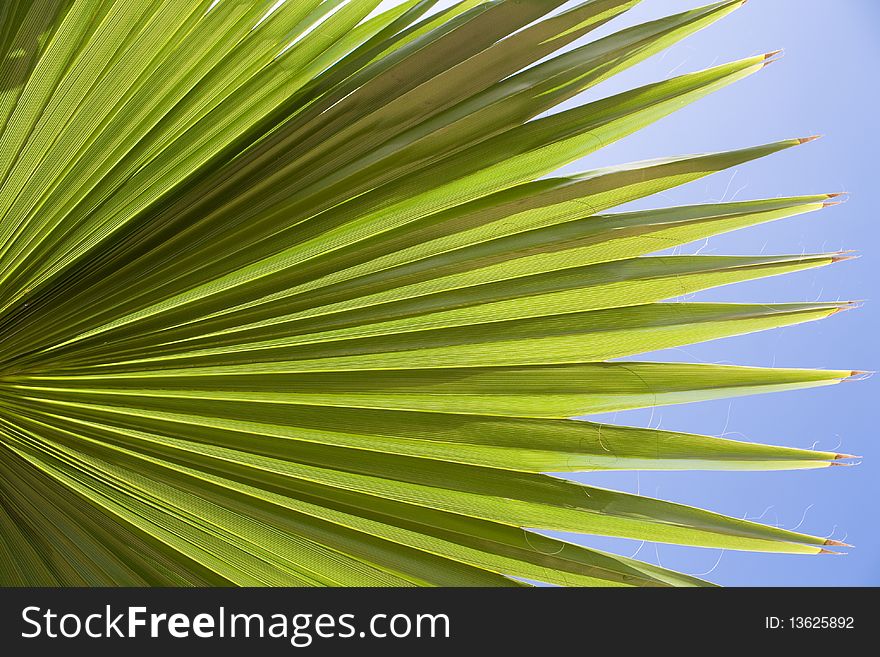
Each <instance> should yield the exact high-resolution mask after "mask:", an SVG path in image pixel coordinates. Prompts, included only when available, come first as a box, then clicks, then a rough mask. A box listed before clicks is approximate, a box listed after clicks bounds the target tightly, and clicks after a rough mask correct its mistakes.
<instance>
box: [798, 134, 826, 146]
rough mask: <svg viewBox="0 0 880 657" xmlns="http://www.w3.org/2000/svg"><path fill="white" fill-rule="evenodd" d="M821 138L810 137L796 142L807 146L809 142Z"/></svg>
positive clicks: (801, 138) (816, 136)
mask: <svg viewBox="0 0 880 657" xmlns="http://www.w3.org/2000/svg"><path fill="white" fill-rule="evenodd" d="M821 138H822V135H812V136H810V137H800V138H799V139H798V142H800V143H801V144H808V143H809V142H811V141H816V140H817V139H821Z"/></svg>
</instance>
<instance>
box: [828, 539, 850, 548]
mask: <svg viewBox="0 0 880 657" xmlns="http://www.w3.org/2000/svg"><path fill="white" fill-rule="evenodd" d="M825 545H834V546H837V547H848V548H851V547H852V545H850V544H849V543H844V542H843V541H835V540H834V539H833V538H829V539H826V540H825Z"/></svg>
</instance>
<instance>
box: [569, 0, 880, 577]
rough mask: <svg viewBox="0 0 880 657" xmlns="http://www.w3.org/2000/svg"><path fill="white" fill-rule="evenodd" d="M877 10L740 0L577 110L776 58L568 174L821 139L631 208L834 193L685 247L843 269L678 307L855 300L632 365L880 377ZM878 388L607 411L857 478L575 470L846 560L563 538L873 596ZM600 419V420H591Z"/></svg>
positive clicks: (684, 4) (874, 384)
mask: <svg viewBox="0 0 880 657" xmlns="http://www.w3.org/2000/svg"><path fill="white" fill-rule="evenodd" d="M701 4H706V3H705V2H702V3H701V2H700V1H699V0H644V2H643V3H642V4H641V5H639V6H638V7H636V8H635V9H634V10H632V11H631V12H629V13H628V14H627V15H625V16H624V17H621V18H619V19H618V20H616V21H614V22H613V24H611V25H610V26H606V28H603V30H602V33H607V32H609V31H611V29H612V28H613V29H618V28H620V27H622V26H626V25H629V24H633V23H636V22H642V21H644V20H650V19H651V18H655V17H659V16H661V15H664V14H670V13H676V12H678V11H683V10H686V9H690V8H692V7H695V6H699V5H701ZM878 35H880V2H877V1H876V0H834V1H831V0H752V1H751V2H749V3H748V4H747V5H746V6H745V7H743V8H742V9H740V10H738V11H736V12H734V14H732V15H731V16H729V17H728V18H726V19H724V20H723V21H721V22H720V23H717V24H716V25H714V26H712V27H710V28H708V29H707V30H704V31H703V32H700V33H699V34H697V35H695V36H693V37H691V38H689V39H688V40H686V41H685V42H682V43H681V44H679V45H677V46H675V47H673V48H672V49H670V50H669V51H667V52H666V54H664V55H660V56H656V57H654V58H653V59H651V60H650V61H647V62H645V63H643V64H641V65H640V66H638V67H636V68H634V69H631V70H630V71H628V72H626V73H624V74H622V75H620V76H617V77H616V78H615V79H614V80H612V81H609V82H608V83H605V84H603V85H602V86H601V87H598V88H596V89H594V90H592V91H590V92H589V93H588V94H586V95H585V97H582V98H579V99H577V100H578V102H583V101H584V100H588V99H592V98H595V97H598V96H600V95H602V96H604V95H607V94H610V93H614V92H617V91H621V90H623V89H625V88H629V87H632V86H634V85H637V84H643V83H647V82H651V81H654V80H657V79H661V78H665V77H669V76H670V75H673V74H677V73H678V74H680V73H684V72H688V71H693V70H699V69H702V68H706V67H708V66H711V65H713V64H715V63H721V62H723V61H729V60H734V59H739V58H741V57H745V56H749V55H754V54H759V53H763V52H767V51H771V50H775V49H777V48H784V49H785V57H784V58H783V60H782V61H781V62H780V63H778V64H774V65H773V66H770V67H768V68H767V69H765V70H764V71H762V72H760V73H759V74H757V75H755V76H752V77H750V78H748V79H746V80H744V81H742V82H739V83H737V84H735V85H733V86H732V87H728V88H726V89H724V90H722V91H720V92H718V93H716V94H715V95H713V96H712V97H710V98H708V99H705V100H702V101H700V102H698V103H696V104H694V105H691V106H689V107H687V108H685V109H684V110H682V111H680V112H679V113H677V114H676V115H674V116H672V117H670V118H667V119H665V120H663V121H661V122H660V123H658V124H655V125H654V126H652V127H651V128H649V129H647V130H644V131H642V132H640V133H638V134H637V135H635V136H633V137H630V138H629V139H627V140H624V141H622V142H619V143H617V144H614V145H612V146H610V147H608V148H606V149H604V150H602V151H601V152H599V153H597V154H594V155H592V156H590V157H588V158H586V159H585V160H582V161H580V162H577V163H575V164H573V165H572V166H571V167H567V169H570V170H583V169H586V168H593V167H595V166H604V165H607V164H616V163H620V162H627V161H632V160H640V159H646V158H653V157H660V156H666V155H676V154H682V153H694V152H704V151H712V150H722V149H730V148H740V147H744V146H749V145H753V144H759V143H763V142H768V141H775V140H777V139H783V138H789V137H800V136H808V135H813V134H817V133H819V134H824V135H825V138H824V139H822V140H820V141H818V142H814V143H812V144H809V145H805V146H802V147H800V148H796V149H792V150H789V151H786V152H785V153H782V154H778V155H776V156H773V157H771V158H768V159H765V160H762V161H759V162H756V163H752V164H749V165H747V166H744V167H740V168H739V169H738V170H737V171H736V172H735V173H723V174H719V175H717V176H714V177H712V178H710V179H708V180H704V181H700V182H697V183H694V184H691V185H688V186H685V187H682V188H679V189H676V190H673V191H671V192H669V193H667V194H664V195H663V197H662V198H658V197H654V198H651V199H648V200H646V201H642V202H639V203H638V204H632V205H631V206H630V207H632V208H635V207H641V208H644V207H656V206H658V205H676V204H684V203H694V202H709V201H719V200H722V199H723V200H742V199H749V198H765V197H773V196H788V195H799V194H813V193H824V192H836V191H848V192H850V193H851V194H852V196H851V198H850V201H849V202H848V203H847V204H845V205H841V206H839V207H836V208H831V209H828V210H824V211H822V212H819V213H812V214H809V215H804V216H801V217H798V218H792V219H788V220H784V221H780V222H776V223H773V224H770V225H766V226H761V227H757V228H754V229H750V230H747V231H740V232H737V233H732V234H728V235H725V236H720V237H717V238H713V239H711V240H709V242H708V244H702V243H700V244H696V245H690V246H689V247H688V248H687V249H685V251H684V252H694V251H696V250H697V249H698V248H701V247H702V253H707V254H708V253H711V254H752V253H758V252H763V253H801V252H807V253H810V252H822V251H834V250H838V249H856V250H858V251H859V252H860V254H861V255H862V256H863V257H862V258H861V259H859V260H855V261H850V262H845V263H840V264H838V265H835V266H833V267H826V268H822V269H819V270H814V271H810V272H804V273H799V274H795V275H789V276H784V277H776V278H772V279H767V280H764V281H757V282H752V283H747V284H740V285H736V286H729V287H726V288H721V289H717V290H712V291H709V292H707V293H703V294H700V295H698V296H697V297H696V298H695V300H718V301H742V302H748V301H756V302H760V301H804V300H810V301H812V300H816V299H822V300H831V301H834V300H838V299H840V300H850V299H866V300H867V301H868V303H867V304H866V305H865V306H864V307H863V308H861V309H860V310H857V311H853V312H848V313H841V314H838V315H835V316H834V317H832V318H830V319H828V320H826V321H824V322H812V323H808V324H805V325H802V326H797V327H792V328H785V329H779V330H775V331H767V332H764V333H759V334H754V335H748V336H742V337H737V338H730V339H726V340H720V341H716V342H712V343H707V344H701V345H695V346H689V347H686V348H684V349H681V350H668V351H665V352H658V353H653V354H649V355H647V356H640V357H639V359H640V360H647V359H651V360H690V361H695V362H731V363H736V364H742V365H755V366H771V365H777V366H781V367H820V368H840V369H863V370H877V369H880V359H878V349H877V347H876V344H877V341H876V331H877V327H878V326H880V322H878V312H880V310H878V308H880V306H878V304H877V303H875V302H872V301H876V300H877V299H878V297H880V294H878V293H877V280H878V274H880V253H878V240H877V237H878V228H877V224H876V222H877V196H878V195H877V187H878V180H877V171H876V164H875V161H876V160H875V158H876V147H877V139H876V136H875V132H874V131H875V129H876V128H875V123H876V121H875V117H876V111H877V106H878V101H880V97H878V91H877V87H878V85H877V83H876V79H877V74H878V68H880V57H878V50H880V39H878ZM878 386H880V377H875V378H873V379H870V380H867V381H863V382H858V383H856V382H852V383H844V384H841V385H838V386H832V387H827V388H819V389H817V390H808V391H800V392H789V393H780V394H774V395H763V396H754V397H746V398H738V399H736V400H734V401H733V402H731V401H719V402H704V403H700V404H690V405H686V406H666V407H662V408H658V409H656V410H655V411H653V412H652V411H650V410H646V411H638V412H630V413H619V414H617V415H616V417H614V420H615V421H616V422H618V423H621V424H632V425H640V426H648V425H649V424H650V425H651V426H655V427H656V426H658V425H659V426H661V427H662V428H665V429H672V430H681V431H692V432H700V433H710V434H714V435H722V434H723V435H725V436H728V437H731V438H738V439H749V440H755V441H762V442H768V443H775V444H782V445H791V446H797V447H811V446H815V447H817V448H820V449H827V450H835V449H836V450H838V451H842V452H848V453H852V454H859V455H863V456H864V461H863V463H862V464H860V465H859V466H857V467H851V468H827V469H823V470H813V471H802V472H769V473H750V472H744V473H735V472H734V473H723V472H722V473H716V472H668V473H644V472H643V473H640V474H638V475H637V474H636V473H632V472H619V473H585V474H581V475H576V476H575V478H576V479H578V480H579V481H583V482H586V483H590V484H595V485H599V486H605V487H609V488H616V489H620V490H625V491H630V492H635V491H640V492H641V493H642V494H645V495H651V496H656V497H661V498H663V499H667V500H673V501H676V502H682V503H686V504H694V505H699V506H703V507H705V508H709V509H712V510H715V511H719V512H723V513H727V514H730V515H733V516H738V517H748V518H753V519H759V520H761V521H763V522H767V523H773V524H778V525H779V526H781V527H785V528H789V529H794V528H798V529H800V530H802V531H805V532H809V533H814V534H818V535H822V536H830V537H832V538H836V539H838V540H845V541H846V542H849V543H853V544H854V545H855V546H856V548H855V549H853V550H851V551H850V554H848V555H847V556H815V557H810V556H790V555H772V554H751V553H744V552H725V553H723V554H721V553H719V551H713V550H703V549H695V548H683V547H677V546H669V545H654V544H644V545H640V544H639V543H638V542H634V541H627V540H619V539H606V538H598V537H584V536H578V535H566V536H565V537H566V538H568V539H570V540H574V541H577V542H581V543H584V544H587V545H591V546H595V547H600V548H604V549H610V550H613V551H615V552H618V553H621V554H626V555H633V554H636V556H637V557H638V558H640V559H644V560H646V561H651V562H653V563H658V562H659V563H661V564H662V565H663V566H666V567H669V568H674V569H676V570H681V571H684V572H689V573H692V574H696V575H704V576H705V577H707V578H708V579H711V580H713V581H715V582H718V583H720V584H725V585H795V586H796V585H822V586H825V585H839V586H856V585H878V584H880V522H878V520H880V519H878V513H877V507H878V499H880V469H878V468H880V465H878V463H880V458H878V450H877V447H876V445H877V437H876V433H877V431H876V429H875V427H876V426H877V424H878V410H880V403H878V402H880V397H878V392H880V387H878ZM602 419H605V420H610V419H611V417H610V416H602Z"/></svg>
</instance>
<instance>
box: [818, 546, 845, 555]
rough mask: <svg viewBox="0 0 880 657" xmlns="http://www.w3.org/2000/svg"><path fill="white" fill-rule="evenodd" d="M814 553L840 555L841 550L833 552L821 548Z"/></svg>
mask: <svg viewBox="0 0 880 657" xmlns="http://www.w3.org/2000/svg"><path fill="white" fill-rule="evenodd" d="M816 554H837V555H840V554H843V552H834V551H833V550H826V549H824V548H823V549H821V550H819V551H818V552H817V553H816Z"/></svg>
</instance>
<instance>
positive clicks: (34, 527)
mask: <svg viewBox="0 0 880 657" xmlns="http://www.w3.org/2000/svg"><path fill="white" fill-rule="evenodd" d="M743 3H744V0H735V1H727V2H720V3H717V4H714V5H710V6H708V7H704V8H700V9H695V10H692V11H687V12H684V13H681V14H677V15H674V16H669V17H667V18H663V19H660V20H656V21H652V22H649V23H645V24H642V25H637V26H635V27H631V28H628V29H624V30H621V31H618V32H615V33H612V34H611V35H610V36H606V37H603V38H599V39H592V40H588V41H587V42H586V43H584V40H583V39H581V37H584V36H585V35H588V34H590V33H591V32H592V31H593V30H594V29H596V28H598V27H600V26H604V25H605V24H606V23H607V22H608V21H610V20H611V19H613V18H615V17H616V16H618V15H619V14H621V13H623V12H624V11H626V10H627V9H629V8H631V7H632V6H633V5H635V4H637V0H588V1H581V2H578V3H575V4H574V5H573V6H572V4H571V3H566V2H564V1H563V0H492V1H484V0H464V1H463V2H459V3H457V4H455V5H453V6H452V7H451V8H446V9H441V10H437V8H436V7H435V6H434V5H435V4H436V1H435V0H406V1H404V2H401V3H399V4H397V5H396V6H394V7H393V8H391V9H387V10H385V11H378V10H377V7H378V6H379V4H380V2H379V0H297V1H293V0H288V1H287V2H281V3H277V2H274V1H272V0H254V1H252V2H236V1H232V0H219V2H217V1H212V0H198V1H193V0H145V1H135V0H35V1H32V0H9V1H8V2H3V3H2V7H0V60H2V69H0V71H2V72H0V218H2V221H0V336H2V337H0V536H2V542H0V583H2V584H4V585H229V584H234V585H470V586H496V585H499V586H517V585H522V580H536V581H541V582H549V583H553V584H568V585H648V586H657V585H660V586H666V585H702V584H705V583H706V582H703V581H701V580H699V579H696V578H694V577H691V576H687V575H683V574H679V573H676V572H672V571H669V570H666V569H663V568H660V567H656V566H653V565H650V564H646V563H642V562H639V561H636V560H633V559H629V558H624V557H621V556H617V555H614V554H608V553H605V552H601V551H598V550H593V549H588V548H586V547H581V546H578V545H575V544H573V543H568V542H564V541H561V540H557V539H555V538H550V537H548V536H545V535H543V534H541V533H539V532H538V531H536V530H562V531H568V532H581V533H586V534H596V535H603V536H616V537H625V538H632V539H639V540H650V541H658V542H665V543H672V544H680V545H692V546H704V547H711V548H724V549H735V550H757V551H767V552H787V553H802V554H816V553H819V552H823V551H825V549H824V546H825V545H827V544H828V543H829V542H828V541H826V540H825V539H824V538H820V537H816V536H810V535H807V534H803V533H799V532H795V531H788V530H784V529H780V528H777V527H772V526H767V525H763V524H760V523H755V522H750V521H746V520H740V519H737V518H732V517H727V516H723V515H720V514H716V513H712V512H709V511H704V510H701V509H697V508H693V507H689V506H684V505H681V504H674V503H671V502H666V501H662V500H658V499H651V498H647V497H642V496H639V495H631V494H626V493H621V492H616V491H612V490H605V489H601V488H596V487H593V486H587V485H582V484H578V483H574V482H571V481H568V480H565V479H562V478H558V477H553V476H550V475H548V474H545V473H562V472H579V471H590V470H616V469H646V470H647V469H719V470H725V469H734V470H765V469H799V468H823V467H827V466H829V465H833V464H834V463H835V461H837V460H838V459H840V458H842V457H843V456H844V455H839V454H835V453H832V452H819V451H812V450H803V449H793V448H784V447H773V446H768V445H763V444H754V443H745V442H738V441H732V440H726V439H721V438H715V437H710V436H701V435H693V434H685V433H676V432H672V431H661V430H652V429H641V428H633V427H626V426H613V425H609V424H601V423H595V422H588V421H581V420H574V419H570V418H572V417H573V416H578V415H583V414H588V413H598V412H605V411H614V410H625V409H633V408H640V407H648V406H653V405H659V404H677V403H683V402H691V401H699V400H708V399H717V398H722V397H732V396H736V395H748V394H754V393H759V392H772V391H781V390H793V389H799V388H808V387H814V386H824V385H830V384H834V383H837V382H839V381H841V380H843V379H847V378H849V377H850V376H851V375H852V372H851V371H849V370H847V371H824V370H794V369H762V368H747V367H734V366H720V365H703V364H684V363H653V362H650V363H649V362H645V363H641V362H629V361H619V360H614V359H618V358H620V357H624V356H631V355H634V354H639V353H643V352H647V351H652V350H656V349H663V348H668V347H674V346H677V345H685V344H691V343H695V342H701V341H706V340H712V339H715V338H722V337H727V336H733V335H739V334H743V333H749V332H753V331H760V330H764V329H771V328H777V327H782V326H789V325H793V324H798V323H801V322H808V321H813V320H818V319H823V318H825V317H828V316H829V315H832V314H834V313H836V312H838V311H841V310H844V309H846V308H848V307H849V305H850V304H845V303H820V302H815V303H778V304H731V303H691V302H668V301H665V302H664V300H667V299H673V298H677V297H680V296H681V295H686V294H690V293H693V292H697V291H700V290H705V289H709V288H713V287H717V286H721V285H728V284H731V283H736V282H740V281H748V280H754V279H759V278H763V277H767V276H775V275H778V274H784V273H789V272H796V271H801V270H805V269H810V268H815V267H822V266H825V265H829V264H831V263H833V262H836V261H838V260H840V259H842V256H841V254H838V253H830V254H812V255H778V256H726V257H725V256H700V255H659V256H651V255H649V254H651V253H653V252H656V251H660V250H664V249H667V248H669V247H673V246H676V245H682V244H686V243H689V242H692V241H694V240H698V239H703V238H707V237H709V236H712V235H717V234H720V233H724V232H727V231H731V230H735V229H739V228H745V227H749V226H753V225H757V224H760V223H763V222H768V221H774V220H778V219H782V218H785V217H791V216H794V215H798V214H803V213H807V212H812V211H815V210H819V209H821V208H823V207H825V206H826V205H828V204H830V203H831V201H830V199H831V198H832V197H833V196H834V195H833V194H819V195H813V196H800V197H791V198H774V199H765V200H753V201H745V202H736V203H716V204H708V205H695V206H686V207H674V208H665V209H657V210H650V211H638V212H623V213H612V212H609V210H611V209H612V208H614V207H615V206H618V205H620V204H622V203H626V202H628V201H632V200H636V199H640V198H644V197H647V196H650V195H652V194H655V193H657V192H661V191H663V190H666V189H670V188H672V187H674V186H677V185H681V184H684V183H687V182H691V181H694V180H697V179H699V178H701V177H704V176H707V175H710V174H712V173H714V172H718V171H722V170H724V169H727V168H729V167H733V166H736V165H739V164H742V163H745V162H749V161H751V160H754V159H756V158H760V157H764V156H767V155H771V154H773V153H776V152H779V151H782V150H785V149H788V148H790V147H793V146H797V145H799V144H800V143H803V142H804V141H807V140H805V139H792V140H786V141H780V142H776V143H771V144H766V145H761V146H755V147H751V148H746V149H743V150H736V151H730V152H720V153H706V154H698V155H687V156H678V157H672V158H668V159H662V160H651V161H645V162H636V163H630V164H625V165H621V166H616V167H610V168H604V169H598V170H591V171H584V172H582V173H577V174H569V175H564V176H561V175H554V171H556V170H557V169H559V168H560V167H562V166H563V165H566V164H568V163H570V162H573V161H575V160H577V159H579V158H581V157H583V156H584V155H587V154H589V153H591V152H593V151H596V150H597V149H600V148H602V147H603V146H605V145H607V144H609V143H611V142H614V141H616V140H619V139H621V138H623V137H626V136H628V135H630V134H632V133H635V132H637V131H638V130H640V129H641V128H643V127H645V126H647V125H649V124H651V123H653V122H655V121H658V120H660V119H662V118H663V117H665V116H667V115H669V114H670V113H672V112H674V111H676V110H678V109H679V108H681V107H683V106H685V105H687V104H689V103H691V102H693V101H696V100H698V99H700V98H702V97H704V96H706V95H707V94H710V93H711V92H713V91H715V90H717V89H720V88H722V87H725V86H727V85H729V84H731V83H733V82H735V81H737V80H740V79H742V78H744V77H746V76H748V75H751V74H753V73H756V72H758V71H760V70H761V69H762V68H763V67H764V66H765V65H766V64H767V63H768V61H772V55H761V56H757V57H749V58H746V59H743V60H740V61H736V62H731V63H727V64H722V65H719V66H715V67H713V68H710V69H708V70H704V71H699V72H695V73H689V74H686V75H681V76H678V77H675V78H672V79H669V80H664V81H661V82H657V83H654V84H650V85H647V86H643V87H640V88H637V89H632V90H629V91H626V92H623V93H619V94H617V95H613V96H610V97H607V98H601V99H594V100H591V101H589V102H586V103H583V104H580V105H578V106H576V107H573V108H571V109H565V110H562V111H558V110H555V109H554V108H557V106H559V105H560V104H561V103H563V102H564V101H567V100H569V99H571V98H573V97H574V96H576V95H578V94H580V93H581V92H583V91H585V90H588V89H590V88H591V87H593V86H594V85H596V84H598V83H599V82H602V81H603V80H606V79H607V78H609V77H611V76H613V75H615V74H616V73H618V72H620V71H622V70H624V69H626V68H628V67H630V66H632V65H634V64H636V63H638V62H640V61H642V60H644V59H645V58H647V57H649V56H651V55H653V54H655V53H657V52H660V51H661V50H663V49H664V48H666V47H668V46H670V45H672V44H674V43H675V42H677V41H679V40H680V39H682V38H684V37H686V36H688V35H689V34H692V33H693V32H695V31H697V30H699V29H702V28H704V27H706V26H708V25H710V24H712V23H714V22H715V21H717V20H718V19H720V18H722V17H724V16H725V15H727V14H728V13H730V12H731V11H733V10H735V9H737V8H738V7H739V6H741V5H742V4H743ZM582 44H583V45H582ZM550 110H553V111H550Z"/></svg>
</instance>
